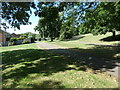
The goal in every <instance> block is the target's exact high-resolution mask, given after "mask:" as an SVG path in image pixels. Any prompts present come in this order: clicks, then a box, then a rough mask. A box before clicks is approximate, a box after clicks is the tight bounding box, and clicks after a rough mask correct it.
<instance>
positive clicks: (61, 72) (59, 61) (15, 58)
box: [1, 43, 118, 88]
mask: <svg viewBox="0 0 120 90" xmlns="http://www.w3.org/2000/svg"><path fill="white" fill-rule="evenodd" d="M1 49H2V50H1V53H2V69H3V71H2V73H3V74H2V76H3V80H2V85H3V88H117V87H118V82H117V81H116V80H115V79H113V78H111V77H109V76H108V75H105V74H102V73H97V74H94V73H92V72H89V70H91V69H88V68H87V70H86V69H85V68H86V66H84V65H81V64H80V63H78V62H77V61H75V60H71V59H67V58H64V57H60V56H58V55H55V54H52V53H49V52H46V51H43V50H41V49H39V48H38V47H37V46H36V44H35V43H34V44H26V45H17V46H10V47H1Z"/></svg>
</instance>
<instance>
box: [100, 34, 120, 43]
mask: <svg viewBox="0 0 120 90" xmlns="http://www.w3.org/2000/svg"><path fill="white" fill-rule="evenodd" d="M100 41H108V42H110V41H120V35H116V37H115V38H113V36H108V37H106V38H103V39H100Z"/></svg>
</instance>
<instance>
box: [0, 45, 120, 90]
mask: <svg viewBox="0 0 120 90" xmlns="http://www.w3.org/2000/svg"><path fill="white" fill-rule="evenodd" d="M118 50H119V49H118V48H115V47H103V46H95V47H93V48H89V49H81V48H72V49H49V50H46V51H43V50H39V49H23V50H13V51H6V52H3V53H2V63H3V65H2V67H3V82H6V80H7V79H10V78H13V79H14V83H13V85H12V87H16V86H17V83H18V82H19V81H20V80H21V79H22V78H25V77H26V76H28V75H29V74H32V73H37V74H42V75H43V76H49V75H52V74H53V73H57V72H61V71H66V70H81V71H86V70H87V68H91V69H93V70H102V69H103V68H106V69H112V68H115V67H116V66H118V65H117V64H116V63H120V60H118V57H115V55H116V54H118V53H119V52H118ZM49 51H50V52H53V53H55V54H52V53H48V52H49ZM58 55H60V56H62V57H58ZM64 57H65V58H64ZM66 57H67V59H66ZM69 65H74V66H75V67H69ZM49 82H50V81H49ZM49 82H43V84H41V85H40V87H42V86H44V85H45V83H48V84H49ZM53 84H55V83H54V82H53V83H52V84H51V85H53ZM56 84H57V83H56ZM53 86H54V85H53ZM58 86H59V83H58V85H57V86H56V87H58ZM33 87H39V86H37V85H33ZM60 87H61V86H60ZM58 88H59V87H58Z"/></svg>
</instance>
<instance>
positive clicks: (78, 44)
mask: <svg viewBox="0 0 120 90" xmlns="http://www.w3.org/2000/svg"><path fill="white" fill-rule="evenodd" d="M111 35H112V33H107V34H105V35H96V36H93V35H92V34H85V35H81V36H75V37H73V38H72V39H70V40H66V41H58V40H55V41H54V42H49V41H43V42H48V43H50V44H54V45H58V46H63V47H67V48H71V49H75V50H77V51H80V52H82V53H86V54H88V53H89V54H91V55H95V56H96V57H103V58H109V59H110V58H114V59H117V58H118V57H120V53H119V52H118V50H119V49H118V47H109V46H108V47H105V46H102V45H112V46H114V45H115V46H116V45H118V43H119V42H118V41H109V40H108V41H103V40H102V39H106V38H108V39H109V38H110V39H111Z"/></svg>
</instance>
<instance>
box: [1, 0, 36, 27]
mask: <svg viewBox="0 0 120 90" xmlns="http://www.w3.org/2000/svg"><path fill="white" fill-rule="evenodd" d="M1 4H2V5H1V16H2V19H3V20H4V21H6V22H8V23H9V24H10V25H11V26H12V27H14V28H17V29H20V25H27V24H31V23H30V22H29V17H30V15H31V13H32V11H31V7H32V8H34V9H35V4H34V3H33V2H24V3H23V2H2V3H1ZM6 22H5V23H6Z"/></svg>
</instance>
